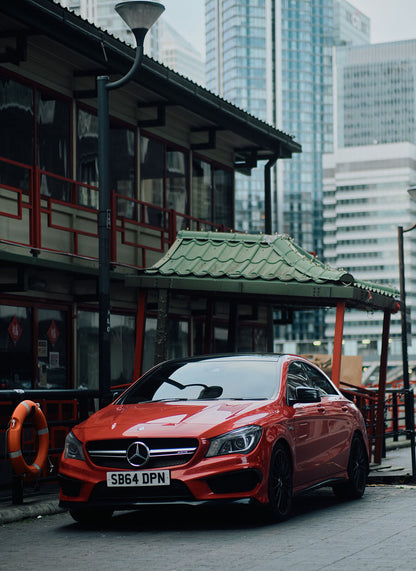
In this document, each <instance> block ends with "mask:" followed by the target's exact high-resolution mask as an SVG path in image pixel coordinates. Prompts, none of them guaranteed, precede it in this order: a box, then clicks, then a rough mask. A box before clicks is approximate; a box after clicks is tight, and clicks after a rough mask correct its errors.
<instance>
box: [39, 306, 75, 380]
mask: <svg viewBox="0 0 416 571" xmlns="http://www.w3.org/2000/svg"><path fill="white" fill-rule="evenodd" d="M67 326H68V324H67V312H66V311H59V310H57V309H42V308H40V309H39V310H38V367H39V371H38V374H39V379H38V382H39V388H41V389H42V388H43V389H66V388H67V386H68V357H67V351H68V349H67V348H68V331H67Z"/></svg>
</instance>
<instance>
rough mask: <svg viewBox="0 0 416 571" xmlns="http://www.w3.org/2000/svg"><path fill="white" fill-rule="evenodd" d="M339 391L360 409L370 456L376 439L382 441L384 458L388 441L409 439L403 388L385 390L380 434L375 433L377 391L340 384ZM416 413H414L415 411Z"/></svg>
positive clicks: (412, 397) (411, 394)
mask: <svg viewBox="0 0 416 571" xmlns="http://www.w3.org/2000/svg"><path fill="white" fill-rule="evenodd" d="M341 390H342V392H343V393H344V394H345V396H347V397H348V398H350V399H351V400H352V401H353V402H354V403H355V404H356V405H357V407H358V408H359V409H360V411H361V413H362V415H363V417H364V421H365V424H366V428H367V434H368V440H369V445H370V456H371V453H372V451H373V447H374V445H375V442H376V439H378V438H381V439H382V442H383V444H382V450H383V456H385V450H386V444H387V441H388V440H390V439H391V440H392V441H393V442H397V441H398V440H399V437H400V436H405V437H406V438H410V435H409V434H408V431H407V430H406V407H405V391H404V389H403V388H397V389H387V390H386V397H385V401H384V431H383V433H382V434H377V432H376V413H377V400H378V390H377V389H376V388H373V389H366V388H363V387H355V386H353V385H349V384H347V383H342V382H341ZM409 397H410V400H411V403H412V405H411V407H412V409H413V410H414V408H415V401H414V394H413V390H411V391H410V395H409ZM415 412H416V411H415Z"/></svg>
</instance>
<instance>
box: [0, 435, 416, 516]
mask: <svg viewBox="0 0 416 571" xmlns="http://www.w3.org/2000/svg"><path fill="white" fill-rule="evenodd" d="M415 483H416V478H413V475H412V454H411V448H410V445H409V442H408V441H406V440H401V441H399V442H397V443H390V444H389V445H388V446H387V450H386V456H385V458H383V459H382V461H381V464H371V465H370V474H369V476H368V484H372V485H376V484H381V485H388V484H392V485H394V484H396V485H397V484H401V485H406V484H409V485H410V484H412V485H415ZM63 511H65V510H64V509H62V508H60V507H59V488H58V485H57V484H55V483H50V482H48V483H47V484H46V485H45V486H44V487H42V484H39V485H36V486H34V487H33V488H32V489H25V490H24V493H23V503H22V504H19V505H14V504H13V502H12V499H11V492H10V490H3V491H2V492H1V493H0V525H4V524H7V523H12V522H16V521H21V520H23V519H28V518H32V519H36V518H41V517H44V516H48V515H53V514H57V513H61V512H63Z"/></svg>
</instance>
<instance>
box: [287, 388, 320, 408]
mask: <svg viewBox="0 0 416 571" xmlns="http://www.w3.org/2000/svg"><path fill="white" fill-rule="evenodd" d="M297 402H300V403H308V402H321V395H320V394H319V391H318V389H313V388H311V387H297V388H296V398H295V399H293V400H292V402H291V404H295V403H297Z"/></svg>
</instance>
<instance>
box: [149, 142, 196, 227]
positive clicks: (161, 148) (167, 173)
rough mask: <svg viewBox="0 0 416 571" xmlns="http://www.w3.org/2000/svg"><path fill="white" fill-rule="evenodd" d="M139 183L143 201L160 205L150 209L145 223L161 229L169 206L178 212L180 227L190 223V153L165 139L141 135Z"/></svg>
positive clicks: (177, 219) (165, 221) (177, 222)
mask: <svg viewBox="0 0 416 571" xmlns="http://www.w3.org/2000/svg"><path fill="white" fill-rule="evenodd" d="M140 185H141V197H142V200H143V201H144V202H147V203H148V204H152V205H155V206H157V207H159V208H150V207H148V208H147V217H146V222H147V223H148V224H150V225H151V226H156V227H158V228H165V227H166V223H167V220H166V216H165V212H166V209H169V210H174V211H175V212H176V213H177V214H179V215H180V214H184V215H185V216H184V217H182V218H181V217H180V216H177V218H176V228H177V230H182V229H185V228H187V227H188V226H189V223H188V222H187V215H189V167H188V153H187V152H185V151H183V150H181V149H178V148H175V147H172V146H170V145H167V144H166V143H165V142H163V141H159V140H157V139H153V138H149V137H146V136H142V137H141V144H140Z"/></svg>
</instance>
